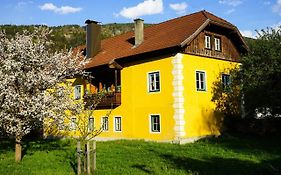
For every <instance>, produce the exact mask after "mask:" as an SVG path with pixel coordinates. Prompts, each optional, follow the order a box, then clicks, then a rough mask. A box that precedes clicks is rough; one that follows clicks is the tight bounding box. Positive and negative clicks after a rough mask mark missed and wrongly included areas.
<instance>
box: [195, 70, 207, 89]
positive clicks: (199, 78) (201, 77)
mask: <svg viewBox="0 0 281 175" xmlns="http://www.w3.org/2000/svg"><path fill="white" fill-rule="evenodd" d="M205 79H206V75H205V72H203V71H196V89H197V91H206V80H205Z"/></svg>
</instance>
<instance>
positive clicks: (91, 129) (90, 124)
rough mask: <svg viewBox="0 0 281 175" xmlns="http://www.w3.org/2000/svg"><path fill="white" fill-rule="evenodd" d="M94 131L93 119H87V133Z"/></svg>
mask: <svg viewBox="0 0 281 175" xmlns="http://www.w3.org/2000/svg"><path fill="white" fill-rule="evenodd" d="M94 129H95V119H94V118H89V122H88V131H90V132H91V131H94Z"/></svg>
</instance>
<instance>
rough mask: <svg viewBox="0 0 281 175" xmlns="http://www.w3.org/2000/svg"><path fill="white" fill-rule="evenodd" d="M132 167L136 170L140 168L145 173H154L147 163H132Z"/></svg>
mask: <svg viewBox="0 0 281 175" xmlns="http://www.w3.org/2000/svg"><path fill="white" fill-rule="evenodd" d="M131 167H132V168H136V169H138V170H141V171H142V172H144V173H147V174H155V173H154V172H153V171H152V170H151V169H150V167H149V166H147V165H144V164H135V165H132V166H131Z"/></svg>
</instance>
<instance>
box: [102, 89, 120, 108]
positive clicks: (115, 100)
mask: <svg viewBox="0 0 281 175" xmlns="http://www.w3.org/2000/svg"><path fill="white" fill-rule="evenodd" d="M120 105H121V92H109V93H107V94H105V96H104V97H103V98H102V99H101V101H100V103H99V104H98V106H97V108H104V109H108V108H116V107H117V106H120Z"/></svg>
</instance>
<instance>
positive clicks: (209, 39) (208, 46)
mask: <svg viewBox="0 0 281 175" xmlns="http://www.w3.org/2000/svg"><path fill="white" fill-rule="evenodd" d="M204 38H205V49H212V37H211V36H210V35H208V34H205V37H204Z"/></svg>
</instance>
